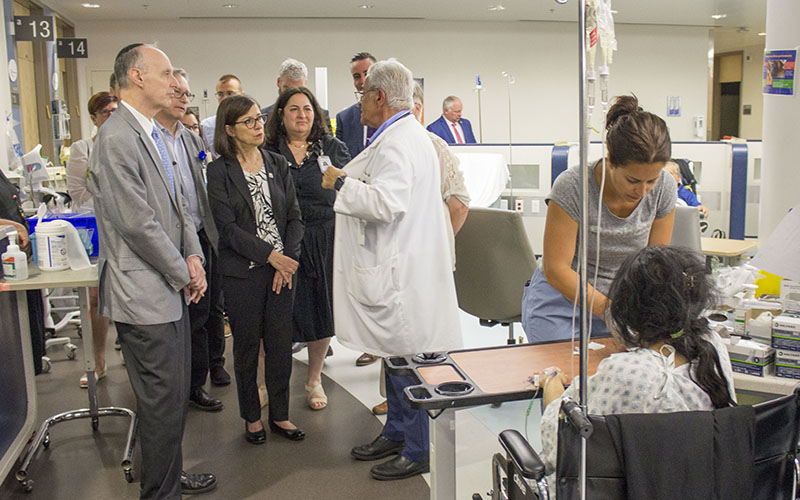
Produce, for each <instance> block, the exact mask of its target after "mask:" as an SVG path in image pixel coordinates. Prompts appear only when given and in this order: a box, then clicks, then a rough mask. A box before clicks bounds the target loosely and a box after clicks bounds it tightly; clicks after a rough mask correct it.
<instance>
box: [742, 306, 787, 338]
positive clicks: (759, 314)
mask: <svg viewBox="0 0 800 500" xmlns="http://www.w3.org/2000/svg"><path fill="white" fill-rule="evenodd" d="M779 312H780V311H776V312H775V313H773V312H771V311H767V310H761V309H752V310H750V311H748V314H747V323H746V324H745V330H746V333H747V336H748V337H750V338H751V339H752V340H755V341H756V342H759V343H761V344H766V345H772V321H773V314H778V313H779Z"/></svg>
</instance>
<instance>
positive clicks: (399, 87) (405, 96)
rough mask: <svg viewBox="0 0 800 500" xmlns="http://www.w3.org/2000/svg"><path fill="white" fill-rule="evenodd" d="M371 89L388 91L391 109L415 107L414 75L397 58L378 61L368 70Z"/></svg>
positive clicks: (388, 102) (388, 101)
mask: <svg viewBox="0 0 800 500" xmlns="http://www.w3.org/2000/svg"><path fill="white" fill-rule="evenodd" d="M367 77H368V78H369V89H365V90H376V89H382V90H383V91H384V92H385V93H386V101H387V104H388V106H389V109H392V110H398V111H399V110H403V109H411V108H413V107H414V98H413V95H414V83H415V82H414V76H413V75H412V74H411V71H410V70H409V69H408V68H406V67H405V66H403V64H402V63H401V62H400V61H398V60H397V59H394V58H392V59H388V60H386V61H378V62H376V63H375V64H373V65H372V66H370V67H369V69H368V70H367Z"/></svg>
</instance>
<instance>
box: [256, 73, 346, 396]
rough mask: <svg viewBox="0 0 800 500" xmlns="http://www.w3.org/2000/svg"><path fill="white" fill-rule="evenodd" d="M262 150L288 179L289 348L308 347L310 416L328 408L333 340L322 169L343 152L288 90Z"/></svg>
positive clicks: (313, 104) (331, 194) (309, 103)
mask: <svg viewBox="0 0 800 500" xmlns="http://www.w3.org/2000/svg"><path fill="white" fill-rule="evenodd" d="M266 129H267V149H269V150H270V151H273V152H275V153H278V154H280V155H283V156H284V157H285V158H286V161H287V162H288V163H289V171H290V172H291V173H292V178H293V179H294V186H295V189H296V190H297V200H298V201H299V202H300V212H301V213H302V214H303V222H304V223H305V233H304V234H303V243H302V251H301V252H300V266H299V267H298V270H297V283H296V291H295V302H294V321H293V324H294V338H293V340H294V341H295V342H306V343H307V344H308V377H307V379H306V392H308V405H309V407H311V409H312V410H321V409H323V408H325V407H326V406H327V404H328V398H327V396H326V395H325V391H324V390H323V389H322V364H323V362H324V361H325V355H326V354H327V352H328V346H329V345H330V341H331V337H332V336H333V333H334V332H333V269H332V266H333V228H334V213H333V203H334V202H335V201H336V191H334V190H331V189H322V169H324V168H325V166H324V165H326V164H329V165H333V166H335V167H337V168H342V167H343V166H344V165H345V164H346V163H347V162H349V161H350V154H349V153H348V152H347V146H345V145H344V143H343V142H342V141H340V140H339V139H337V138H335V137H334V136H333V135H331V133H330V129H329V127H328V125H327V124H326V123H325V119H324V115H323V114H322V111H321V109H320V107H319V105H318V104H317V100H316V98H315V97H314V94H313V93H312V92H311V91H310V90H308V89H307V88H305V87H291V88H289V89H287V90H286V91H285V92H283V93H282V94H281V95H280V97H278V100H277V101H276V102H275V107H274V108H273V113H272V114H270V117H269V120H268V121H267V127H266Z"/></svg>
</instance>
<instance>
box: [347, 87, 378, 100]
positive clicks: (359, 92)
mask: <svg viewBox="0 0 800 500" xmlns="http://www.w3.org/2000/svg"><path fill="white" fill-rule="evenodd" d="M376 90H378V89H369V90H356V91H355V92H353V94H354V95H355V96H356V101H358V102H361V100H362V99H363V98H364V96H365V95H367V94H369V93H370V92H375V91H376Z"/></svg>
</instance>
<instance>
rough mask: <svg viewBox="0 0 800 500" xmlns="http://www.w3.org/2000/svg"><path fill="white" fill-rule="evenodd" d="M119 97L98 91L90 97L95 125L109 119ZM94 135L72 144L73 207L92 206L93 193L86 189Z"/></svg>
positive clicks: (69, 175) (69, 182)
mask: <svg viewBox="0 0 800 500" xmlns="http://www.w3.org/2000/svg"><path fill="white" fill-rule="evenodd" d="M118 102H119V99H117V98H116V97H115V96H113V95H111V94H109V93H108V92H98V93H96V94H95V95H93V96H92V97H91V99H89V105H88V106H87V107H88V108H89V118H91V119H92V123H94V125H95V127H97V129H98V130H100V127H101V126H103V124H104V123H105V122H106V120H108V117H109V116H111V113H113V112H114V110H116V109H117V103H118ZM92 144H94V137H92V138H91V139H81V140H79V141H75V142H73V143H72V146H70V148H69V151H70V155H69V160H67V191H69V196H70V197H71V198H72V207H73V208H78V207H82V208H87V209H91V208H92V193H90V192H89V191H88V190H87V189H86V180H87V179H88V177H87V173H88V172H89V154H90V153H91V152H92Z"/></svg>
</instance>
